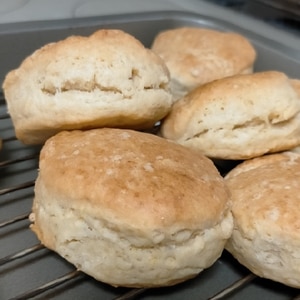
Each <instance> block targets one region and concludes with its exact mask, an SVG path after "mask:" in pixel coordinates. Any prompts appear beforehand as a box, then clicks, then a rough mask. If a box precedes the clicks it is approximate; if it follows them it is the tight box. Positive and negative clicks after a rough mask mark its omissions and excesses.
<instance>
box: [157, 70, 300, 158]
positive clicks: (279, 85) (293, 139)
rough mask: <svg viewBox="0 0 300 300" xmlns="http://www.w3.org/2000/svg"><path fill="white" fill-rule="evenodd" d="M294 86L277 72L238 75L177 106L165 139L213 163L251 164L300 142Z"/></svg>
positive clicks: (165, 126) (299, 106) (199, 90)
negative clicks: (238, 161) (248, 161)
mask: <svg viewBox="0 0 300 300" xmlns="http://www.w3.org/2000/svg"><path fill="white" fill-rule="evenodd" d="M295 85H296V81H295V80H291V79H289V78H288V77H287V75H286V74H284V73H282V72H278V71H265V72H258V73H253V74H243V75H234V76H230V77H227V78H222V79H219V80H215V81H213V82H210V83H207V84H205V85H203V86H200V87H198V88H196V89H195V90H193V91H192V92H190V93H189V94H187V95H186V96H185V97H184V98H182V99H180V100H179V101H177V102H176V103H175V104H174V105H173V107H172V110H171V112H170V114H169V115H168V116H167V117H166V118H165V119H164V121H163V124H162V127H161V133H162V135H163V136H164V137H166V138H169V139H171V140H175V141H177V142H179V143H180V144H184V145H188V146H190V147H192V148H195V149H198V150H200V151H201V152H203V153H204V154H206V155H207V156H209V157H215V158H222V159H247V158H252V157H255V156H259V155H262V154H264V153H269V152H278V151H282V150H287V149H290V148H292V147H295V146H296V145H298V144H299V142H300V118H299V112H300V97H299V94H298V93H297V91H296V89H295Z"/></svg>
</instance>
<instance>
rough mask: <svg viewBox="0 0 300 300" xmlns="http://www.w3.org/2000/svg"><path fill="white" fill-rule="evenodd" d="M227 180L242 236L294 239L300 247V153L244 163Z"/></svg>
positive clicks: (277, 155)
mask: <svg viewBox="0 0 300 300" xmlns="http://www.w3.org/2000/svg"><path fill="white" fill-rule="evenodd" d="M225 181H226V184H227V186H228V187H229V189H230V192H231V195H232V201H233V205H232V212H233V215H234V220H235V223H236V227H237V228H238V230H239V231H240V232H241V234H242V235H243V236H248V237H249V238H251V239H252V238H254V237H255V236H256V235H260V236H265V237H270V239H272V241H273V242H274V243H276V241H278V243H279V242H282V241H284V240H286V239H292V240H293V243H295V245H296V244H297V245H298V246H300V231H299V228H300V217H299V204H300V194H299V189H300V154H297V153H292V152H283V153H280V154H270V155H266V156H262V157H257V158H254V159H252V160H248V161H245V162H243V163H242V164H240V165H238V166H237V167H235V168H234V169H233V170H232V171H230V172H229V173H228V174H227V175H226V176H225ZM297 241H298V242H297Z"/></svg>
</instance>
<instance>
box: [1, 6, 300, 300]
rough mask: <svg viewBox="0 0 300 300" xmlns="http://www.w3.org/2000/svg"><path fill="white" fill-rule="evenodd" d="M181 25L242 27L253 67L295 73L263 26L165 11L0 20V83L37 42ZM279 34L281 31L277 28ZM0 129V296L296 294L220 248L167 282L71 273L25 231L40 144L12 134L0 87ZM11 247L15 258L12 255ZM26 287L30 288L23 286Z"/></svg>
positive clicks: (293, 55) (296, 58) (148, 34)
mask: <svg viewBox="0 0 300 300" xmlns="http://www.w3.org/2000/svg"><path fill="white" fill-rule="evenodd" d="M181 26H199V27H207V28H213V29H218V30H225V31H235V32H239V33H241V34H244V35H245V36H246V37H248V38H249V39H250V40H251V41H252V43H253V45H254V46H255V48H256V50H257V53H258V58H257V61H256V64H255V71H261V70H279V71H283V72H285V73H287V74H288V75H289V76H290V77H294V78H300V54H299V52H298V51H296V50H295V49H292V48H290V47H289V46H288V45H283V44H281V43H280V41H278V42H274V41H273V40H270V39H268V38H267V37H266V36H264V35H263V33H262V32H253V31H251V28H249V29H248V30H245V29H242V28H239V27H238V26H237V25H233V24H231V23H230V22H224V21H220V20H217V19H213V18H210V17H205V16H203V15H199V14H194V13H187V12H171V11H170V12H167V11H164V12H152V13H151V12H150V13H149V12H148V13H139V14H127V15H116V16H105V17H93V18H83V19H74V20H60V21H55V22H54V21H48V22H32V23H24V24H22V23H18V24H13V25H12V24H10V26H8V25H4V26H0V57H1V59H0V82H1V83H2V81H3V79H4V76H5V74H6V73H7V72H8V71H9V70H11V69H13V68H15V67H17V66H18V65H19V64H20V62H21V61H22V60H23V59H24V58H25V57H26V56H27V55H29V54H31V53H32V52H33V51H34V50H36V49H37V48H39V47H41V46H42V45H44V44H46V43H49V42H53V41H57V40H60V39H63V38H65V37H67V36H69V35H72V34H80V35H88V34H90V33H92V32H94V31H95V30H97V29H100V28H120V29H123V30H125V31H127V32H129V33H131V34H132V35H134V36H135V37H136V38H138V39H139V40H141V41H142V42H143V43H144V44H145V45H146V46H150V45H151V42H152V40H153V38H154V36H155V35H156V34H157V33H158V32H159V31H161V30H164V29H169V28H175V27H181ZM278 34H279V35H278V36H279V37H280V34H282V33H278ZM0 136H1V138H3V140H4V143H3V149H2V150H1V152H0V300H6V299H28V298H30V297H32V298H34V299H64V300H65V299H74V300H76V299H85V298H86V299H137V298H138V299H148V300H150V299H153V300H154V299H156V300H159V299H181V300H182V299H198V300H199V299H244V300H248V299H249V300H250V299H251V300H252V299H274V300H281V299H282V300H283V299H293V298H294V297H296V296H297V295H298V293H299V291H298V290H296V289H292V288H289V287H286V286H284V285H281V284H279V283H275V282H272V281H269V280H266V279H260V278H256V277H254V278H253V276H251V273H250V272H249V271H248V270H247V269H245V268H244V267H242V266H241V265H239V264H238V263H237V262H236V261H235V260H234V259H233V258H232V257H231V256H230V255H229V254H228V253H226V252H224V254H223V255H222V257H221V258H220V259H219V260H218V261H217V262H216V263H215V264H214V265H213V266H212V267H211V268H209V269H207V270H205V271H204V272H202V273H201V274H200V275H199V276H198V277H196V278H195V279H192V280H189V281H187V282H185V283H182V284H178V285H176V286H174V287H168V288H158V289H147V290H131V289H126V288H113V287H111V286H109V285H106V284H104V283H101V282H97V281H95V280H94V279H92V278H90V277H89V276H86V275H84V274H81V273H77V272H75V273H74V272H73V271H74V268H73V266H72V265H70V264H69V263H67V262H66V261H65V260H64V259H62V258H61V257H59V256H58V255H57V254H55V253H53V252H51V251H49V250H47V249H44V248H41V247H40V246H39V242H38V240H37V239H36V237H35V235H34V234H33V233H32V232H31V231H30V230H29V221H28V214H29V212H30V209H31V203H32V198H33V185H34V180H35V178H36V175H37V167H38V155H39V150H40V148H39V147H38V146H37V147H36V146H35V147H30V146H24V145H22V144H21V143H20V142H18V141H17V140H16V139H15V137H14V130H13V126H12V123H11V120H10V119H9V117H8V115H7V112H6V105H5V100H4V96H3V93H1V94H0ZM24 251H25V252H24ZM27 252H28V253H27ZM14 254H18V255H19V256H20V257H19V258H13V257H11V256H13V255H14ZM66 274H68V275H67V277H66V278H65V277H64V275H66ZM70 278H71V279H70ZM57 280H58V281H57ZM60 281H61V282H60ZM47 284H50V285H51V286H52V285H53V286H55V287H53V288H51V289H47V290H46V291H44V292H43V293H40V294H38V295H36V296H35V297H34V296H33V295H34V294H35V291H36V289H39V288H43V287H45V285H46V286H47ZM231 285H233V286H231ZM45 289H46V288H45ZM224 289H225V292H224V294H226V293H227V291H228V290H231V293H230V294H229V296H222V291H223V290H224ZM31 290H33V293H32V294H30V293H29V292H30V291H31ZM134 295H135V296H134Z"/></svg>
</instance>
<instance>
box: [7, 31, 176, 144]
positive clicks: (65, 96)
mask: <svg viewBox="0 0 300 300" xmlns="http://www.w3.org/2000/svg"><path fill="white" fill-rule="evenodd" d="M168 84H169V72H168V69H167V68H166V66H165V64H164V62H163V61H162V60H161V59H160V57H159V56H158V55H156V54H154V53H153V52H152V51H151V50H149V49H146V48H145V47H144V46H143V45H142V44H141V43H140V42H139V41H138V40H137V39H136V38H134V37H133V36H131V35H129V34H127V33H125V32H123V31H120V30H99V31H96V32H95V33H94V34H92V35H91V36H89V37H83V36H71V37H69V38H67V39H65V40H62V41H59V42H57V43H52V44H48V45H46V46H44V47H42V48H41V49H39V50H37V51H36V52H34V53H33V54H32V55H30V56H29V57H28V58H26V59H25V60H24V61H23V63H22V64H21V65H20V67H19V68H17V69H15V70H13V71H11V72H9V73H8V74H7V76H6V78H5V81H4V84H3V89H4V93H5V97H6V99H7V105H8V111H9V113H10V115H11V117H12V121H13V123H14V126H15V131H16V136H17V138H18V139H20V140H21V141H22V142H23V143H25V144H39V143H43V142H44V141H45V140H46V139H47V138H49V137H50V136H52V135H53V134H55V133H57V132H59V131H61V130H71V129H87V128H98V127H119V128H134V129H145V128H149V127H151V126H153V124H155V123H156V122H157V121H158V120H160V119H161V118H163V117H164V116H165V115H166V114H167V113H168V112H169V110H170V108H171V104H172V96H171V94H170V92H169V88H168Z"/></svg>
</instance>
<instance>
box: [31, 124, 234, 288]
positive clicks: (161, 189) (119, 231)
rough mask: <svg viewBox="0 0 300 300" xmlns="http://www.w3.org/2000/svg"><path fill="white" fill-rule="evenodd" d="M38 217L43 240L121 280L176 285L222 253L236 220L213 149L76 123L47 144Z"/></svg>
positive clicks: (96, 273) (97, 274)
mask: <svg viewBox="0 0 300 300" xmlns="http://www.w3.org/2000/svg"><path fill="white" fill-rule="evenodd" d="M39 168H40V169H39V170H40V171H39V175H38V179H37V181H36V185H35V198H34V204H33V214H32V215H31V220H33V221H34V224H33V225H32V227H31V228H32V229H33V231H34V232H35V233H36V234H37V236H38V238H39V239H40V240H41V242H42V243H43V244H44V245H45V246H46V247H49V248H50V249H53V250H54V251H56V252H58V253H59V254H60V255H61V256H63V257H65V258H66V259H67V260H68V261H70V262H71V263H73V264H74V265H76V267H77V268H78V269H80V270H82V271H84V272H86V273H88V274H89V275H91V276H93V277H94V278H96V279H98V280H100V281H103V282H107V283H109V284H111V285H114V286H130V287H144V286H147V287H155V286H163V285H173V284H175V283H178V282H181V281H184V280H187V279H189V278H191V277H194V276H196V275H197V274H198V273H199V272H201V271H202V270H203V269H205V268H208V267H209V266H211V265H212V264H213V263H214V262H215V261H216V260H217V258H218V257H219V256H220V255H221V252H222V250H223V248H224V244H225V242H226V240H227V239H228V238H229V236H230V234H231V231H232V227H233V221H232V216H231V212H230V201H229V193H228V190H227V188H226V186H225V184H224V179H223V178H222V177H221V176H220V175H219V173H218V171H217V169H216V168H215V166H214V165H213V163H212V162H211V161H210V160H209V159H208V158H206V157H204V156H202V155H201V154H198V153H196V152H193V151H191V150H189V149H187V148H185V147H182V146H180V145H177V144H176V143H172V142H170V141H167V140H166V139H163V138H160V137H158V136H155V135H151V134H148V133H142V132H138V131H133V130H132V131H131V130H125V129H105V128H103V129H94V130H88V131H66V132H61V133H59V134H57V135H56V136H54V137H52V138H50V139H49V140H48V141H47V142H46V143H45V145H44V147H43V149H42V151H41V156H40V165H39Z"/></svg>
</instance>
